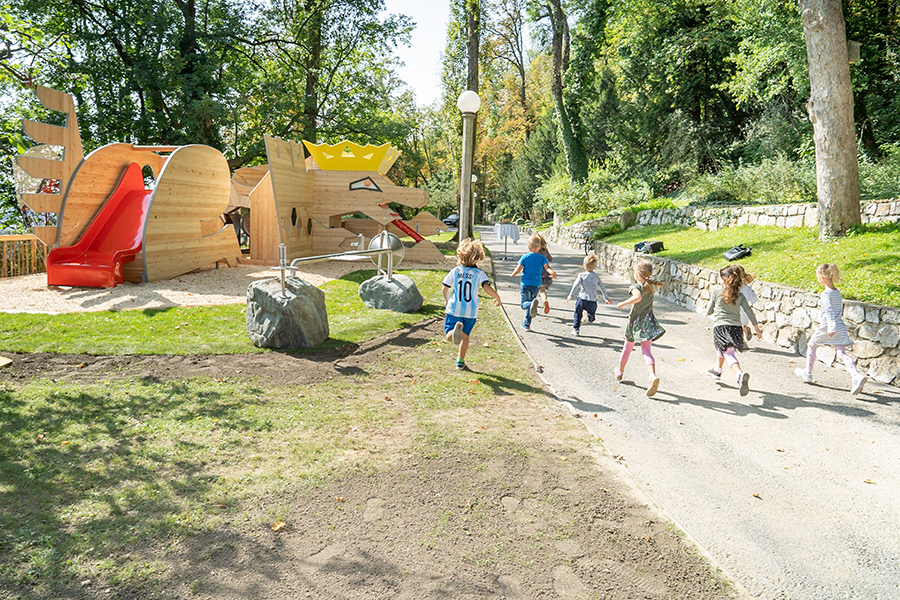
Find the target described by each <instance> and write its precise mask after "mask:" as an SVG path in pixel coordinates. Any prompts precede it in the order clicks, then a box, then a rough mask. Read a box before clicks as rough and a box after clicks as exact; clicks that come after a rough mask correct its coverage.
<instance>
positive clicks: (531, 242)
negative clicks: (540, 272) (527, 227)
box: [528, 233, 547, 252]
mask: <svg viewBox="0 0 900 600" xmlns="http://www.w3.org/2000/svg"><path fill="white" fill-rule="evenodd" d="M546 244H547V241H546V240H544V238H543V236H542V235H541V234H539V233H532V234H531V236H529V238H528V249H529V250H531V249H532V248H536V250H534V252H537V251H538V250H540V249H541V248H544V247H545V245H546Z"/></svg>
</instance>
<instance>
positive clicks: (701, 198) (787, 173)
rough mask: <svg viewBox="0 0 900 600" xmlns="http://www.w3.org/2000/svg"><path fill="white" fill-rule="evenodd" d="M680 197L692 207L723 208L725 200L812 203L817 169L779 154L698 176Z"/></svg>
mask: <svg viewBox="0 0 900 600" xmlns="http://www.w3.org/2000/svg"><path fill="white" fill-rule="evenodd" d="M682 197H683V198H686V199H687V200H688V204H690V205H693V206H698V205H701V206H703V205H712V206H724V203H723V201H726V200H727V201H731V202H733V204H734V205H745V204H756V205H765V204H794V203H803V202H815V201H816V168H815V164H814V163H812V162H810V161H791V160H790V159H788V158H787V157H786V156H784V155H783V154H779V155H777V156H776V157H775V158H767V159H763V160H762V162H760V163H759V164H754V165H741V166H738V167H728V168H725V169H722V170H720V171H719V172H718V173H715V174H705V175H700V176H699V177H696V178H694V179H693V180H691V181H690V182H689V183H688V184H687V185H686V186H685V188H684V190H683V191H682ZM732 198H733V200H732Z"/></svg>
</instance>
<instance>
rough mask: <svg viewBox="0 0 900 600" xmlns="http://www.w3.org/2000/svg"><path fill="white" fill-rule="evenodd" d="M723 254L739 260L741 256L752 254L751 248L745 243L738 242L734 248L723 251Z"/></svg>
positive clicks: (728, 258) (726, 257) (730, 258)
mask: <svg viewBox="0 0 900 600" xmlns="http://www.w3.org/2000/svg"><path fill="white" fill-rule="evenodd" d="M722 256H724V257H725V259H726V260H737V259H739V258H744V257H745V256H750V248H747V247H746V246H744V245H743V244H738V245H737V246H735V247H734V248H729V249H728V250H726V251H725V252H723V253H722Z"/></svg>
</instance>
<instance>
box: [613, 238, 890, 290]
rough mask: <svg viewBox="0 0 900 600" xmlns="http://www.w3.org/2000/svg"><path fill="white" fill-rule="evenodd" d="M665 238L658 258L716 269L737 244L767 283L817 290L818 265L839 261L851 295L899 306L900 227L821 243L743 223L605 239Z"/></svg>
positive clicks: (629, 241) (622, 243)
mask: <svg viewBox="0 0 900 600" xmlns="http://www.w3.org/2000/svg"><path fill="white" fill-rule="evenodd" d="M648 239H653V240H662V242H663V243H664V244H665V247H666V250H665V251H664V252H661V253H659V256H664V257H666V258H671V259H674V260H678V261H682V262H686V263H692V264H697V265H701V266H703V267H707V268H711V269H718V268H721V267H723V266H725V265H726V264H728V261H726V260H725V259H724V258H722V253H723V252H725V251H726V250H728V249H729V248H731V247H732V246H734V245H736V244H744V245H745V246H749V247H751V248H752V249H753V254H752V255H751V256H749V257H747V258H743V259H741V261H740V262H741V264H742V265H744V268H745V269H747V271H748V272H750V273H753V274H754V275H756V277H757V278H758V279H761V280H763V281H771V282H773V283H780V284H783V285H787V286H791V287H795V288H799V289H803V290H807V291H810V292H816V291H819V290H820V289H821V286H819V284H818V282H817V281H816V273H815V269H816V266H817V265H819V264H821V263H823V262H830V263H835V264H837V265H838V267H839V268H840V269H841V271H842V273H843V275H844V279H843V282H842V283H840V284H839V288H840V290H841V293H842V294H843V295H844V297H845V298H847V299H852V300H859V301H862V302H871V303H874V304H883V305H885V306H896V307H900V228H897V227H896V226H885V227H878V228H870V229H869V230H868V231H866V232H863V233H858V234H855V235H851V236H849V237H846V238H842V239H839V240H836V241H832V242H820V241H818V240H817V239H816V231H815V230H813V229H801V228H795V229H782V228H780V227H760V226H755V225H745V226H742V227H730V228H728V229H722V230H720V231H715V232H706V231H702V230H699V229H694V228H684V227H677V226H674V225H655V226H651V227H642V228H638V229H630V230H628V231H625V232H623V233H620V234H617V235H614V236H611V237H608V238H605V239H604V241H605V242H609V243H611V244H617V245H620V246H625V247H626V248H633V247H634V244H636V243H637V242H640V241H642V240H648Z"/></svg>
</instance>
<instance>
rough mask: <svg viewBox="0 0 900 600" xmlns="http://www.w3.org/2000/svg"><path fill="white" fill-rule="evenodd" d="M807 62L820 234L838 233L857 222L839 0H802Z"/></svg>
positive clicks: (855, 167)
mask: <svg viewBox="0 0 900 600" xmlns="http://www.w3.org/2000/svg"><path fill="white" fill-rule="evenodd" d="M800 10H801V17H802V18H803V35H804V37H805V38H806V51H807V55H808V61H809V84H810V94H809V102H808V103H807V105H806V106H807V110H808V112H809V119H810V121H812V124H813V132H814V133H813V139H814V141H815V145H816V188H817V197H818V202H819V237H820V238H822V239H827V238H830V237H835V236H842V235H844V234H845V233H846V232H847V229H849V228H850V227H851V226H853V225H858V224H859V223H860V222H861V219H860V209H859V163H858V160H857V149H856V131H855V128H854V121H853V90H852V89H851V86H850V67H849V62H848V60H847V35H846V31H845V26H844V15H843V12H842V10H841V0H802V1H801V3H800Z"/></svg>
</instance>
